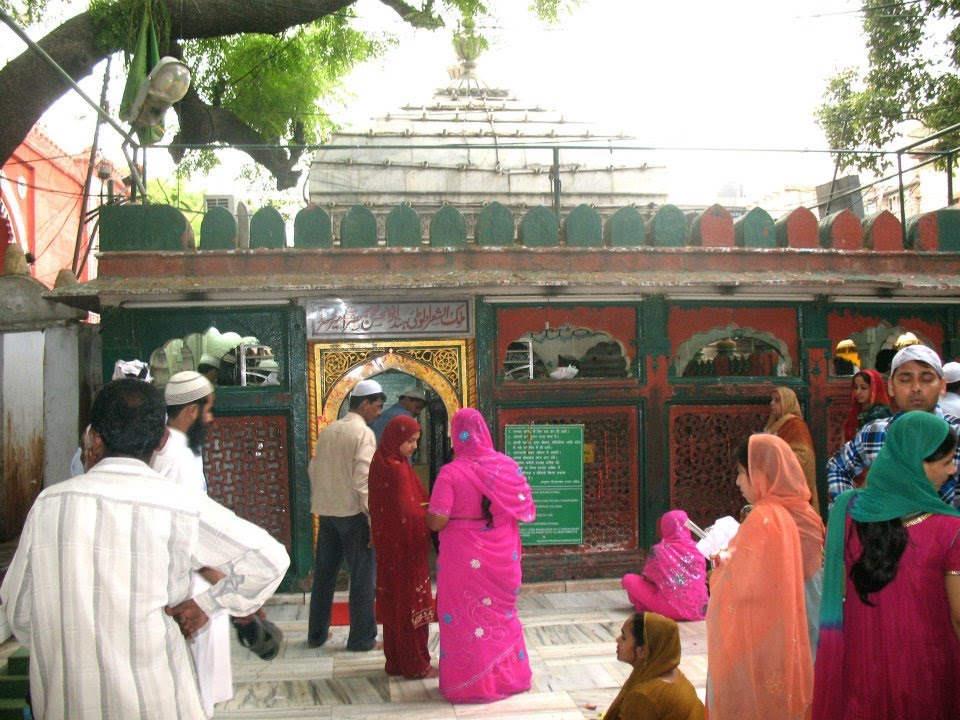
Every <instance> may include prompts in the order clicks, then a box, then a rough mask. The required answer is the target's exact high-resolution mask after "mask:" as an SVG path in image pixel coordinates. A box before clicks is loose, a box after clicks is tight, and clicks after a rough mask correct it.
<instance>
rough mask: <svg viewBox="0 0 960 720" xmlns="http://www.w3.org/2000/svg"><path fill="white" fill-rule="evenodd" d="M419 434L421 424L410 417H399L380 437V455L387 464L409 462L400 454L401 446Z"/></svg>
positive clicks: (390, 423)
mask: <svg viewBox="0 0 960 720" xmlns="http://www.w3.org/2000/svg"><path fill="white" fill-rule="evenodd" d="M418 432H420V423H418V422H417V421H416V420H414V419H413V418H412V417H410V416H408V415H398V416H397V417H395V418H394V419H393V420H391V421H390V422H389V423H388V424H387V427H386V429H385V430H384V431H383V435H381V436H380V445H378V446H377V450H379V453H378V454H380V455H382V456H383V458H384V460H385V461H386V462H407V458H405V457H404V456H403V455H401V454H400V446H401V445H403V443H405V442H406V441H407V440H409V439H410V438H412V437H413V436H414V435H416V434H417V433H418Z"/></svg>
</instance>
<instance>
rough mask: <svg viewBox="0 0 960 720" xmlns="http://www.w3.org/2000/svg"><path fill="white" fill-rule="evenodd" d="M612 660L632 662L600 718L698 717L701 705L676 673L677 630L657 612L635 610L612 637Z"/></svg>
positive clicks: (683, 719)
mask: <svg viewBox="0 0 960 720" xmlns="http://www.w3.org/2000/svg"><path fill="white" fill-rule="evenodd" d="M617 660H619V661H620V662H625V663H627V664H629V665H632V666H633V672H632V673H630V677H629V678H627V682H626V683H624V685H623V689H621V690H620V694H619V695H617V697H616V699H615V700H614V701H613V703H612V704H611V705H610V709H609V710H607V714H606V715H604V716H603V717H604V720H651V719H653V718H655V719H656V720H703V717H704V709H703V703H702V702H700V698H699V697H697V691H696V689H695V688H694V687H693V685H692V684H691V683H690V681H689V680H688V679H687V678H686V676H685V675H684V674H683V673H682V672H680V668H679V665H680V629H679V627H678V626H677V623H675V622H674V621H673V620H671V619H670V618H666V617H663V615H657V613H653V612H646V613H634V614H633V615H631V616H630V617H628V618H627V621H626V622H625V623H623V628H622V629H621V631H620V637H618V638H617Z"/></svg>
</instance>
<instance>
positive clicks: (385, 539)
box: [367, 415, 428, 547]
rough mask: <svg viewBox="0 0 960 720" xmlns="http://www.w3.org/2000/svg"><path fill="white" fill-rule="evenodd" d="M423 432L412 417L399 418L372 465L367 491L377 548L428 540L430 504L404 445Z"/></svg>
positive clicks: (387, 432) (389, 428)
mask: <svg viewBox="0 0 960 720" xmlns="http://www.w3.org/2000/svg"><path fill="white" fill-rule="evenodd" d="M419 431H420V425H419V424H417V421H416V420H414V419H413V418H412V417H408V416H406V415H399V416H397V417H395V418H394V419H393V420H391V421H390V423H389V424H388V425H387V427H386V429H385V430H384V431H383V435H382V436H381V437H380V445H379V447H377V451H376V452H375V453H374V455H373V460H372V461H371V462H370V474H369V476H368V483H367V487H368V490H369V492H370V521H371V527H372V529H373V544H374V547H380V546H381V545H382V544H383V543H394V544H397V543H404V542H407V543H414V542H419V541H421V540H423V539H424V538H426V537H427V534H428V532H427V526H426V524H424V523H423V507H422V505H423V504H424V503H425V502H426V500H427V494H426V491H424V489H423V486H422V485H421V484H420V479H419V478H418V477H417V474H416V473H415V472H414V471H413V468H412V467H411V466H410V461H409V460H408V459H407V458H405V457H404V456H403V455H401V454H400V445H402V444H403V443H405V442H406V441H407V440H409V439H410V438H412V437H413V436H414V435H416V434H417V433H418V432H419Z"/></svg>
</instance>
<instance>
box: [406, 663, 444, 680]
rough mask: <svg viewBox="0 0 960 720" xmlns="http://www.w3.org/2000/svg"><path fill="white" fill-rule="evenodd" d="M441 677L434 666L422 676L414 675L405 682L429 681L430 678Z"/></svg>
mask: <svg viewBox="0 0 960 720" xmlns="http://www.w3.org/2000/svg"><path fill="white" fill-rule="evenodd" d="M435 677H440V671H439V670H437V668H435V667H434V666H433V665H431V666H430V667H428V668H427V669H426V670H424V671H423V673H422V674H420V675H413V676H412V677H405V678H404V679H405V680H429V679H430V678H435Z"/></svg>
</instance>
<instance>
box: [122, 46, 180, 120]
mask: <svg viewBox="0 0 960 720" xmlns="http://www.w3.org/2000/svg"><path fill="white" fill-rule="evenodd" d="M189 88H190V69H189V68H188V67H187V66H186V65H184V64H183V63H182V62H180V61H179V60H177V59H176V58H172V57H162V58H160V60H159V61H158V62H157V64H156V65H154V66H153V69H152V70H151V71H150V72H149V74H148V75H147V77H146V79H145V80H144V81H143V82H142V83H140V89H139V90H138V91H137V97H136V99H135V100H134V101H133V102H132V103H131V104H130V108H129V109H128V110H127V112H126V113H125V114H124V116H123V119H124V120H126V121H127V122H130V123H133V124H134V125H140V126H142V127H155V126H157V125H160V124H162V122H163V116H164V115H166V113H167V110H169V109H170V106H171V105H173V104H174V103H175V102H177V101H179V100H182V99H183V96H184V95H186V94H187V90H188V89H189Z"/></svg>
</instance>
